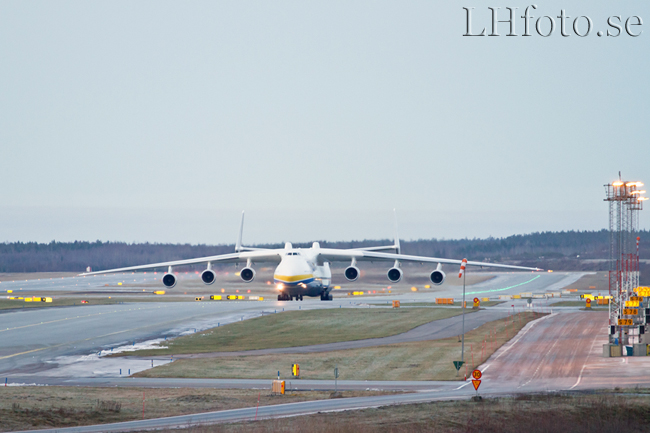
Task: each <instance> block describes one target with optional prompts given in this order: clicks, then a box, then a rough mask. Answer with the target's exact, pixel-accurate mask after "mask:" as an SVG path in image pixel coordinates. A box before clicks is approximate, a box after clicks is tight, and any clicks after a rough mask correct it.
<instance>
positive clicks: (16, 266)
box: [0, 230, 650, 273]
mask: <svg viewBox="0 0 650 433" xmlns="http://www.w3.org/2000/svg"><path fill="white" fill-rule="evenodd" d="M648 234H649V232H648V231H640V232H639V233H638V236H640V237H641V242H640V257H641V259H642V262H643V260H644V259H645V260H647V259H650V245H649V244H648V242H644V240H646V239H647V240H649V241H650V238H649V237H648ZM382 244H383V245H390V244H392V240H388V239H383V240H363V241H350V242H327V241H320V245H321V247H330V248H355V247H363V246H374V245H382ZM310 245H311V243H305V244H294V246H297V247H309V246H310ZM256 246H258V247H265V248H279V247H281V245H280V244H278V245H256ZM401 246H402V253H404V254H413V255H423V256H431V257H444V258H455V259H461V258H463V257H466V258H467V259H469V260H476V261H489V262H500V263H511V264H521V265H525V266H538V267H541V268H544V269H554V270H607V269H608V267H609V264H608V262H607V259H609V232H608V231H607V230H600V231H563V232H541V233H531V234H526V235H513V236H509V237H505V238H487V239H451V240H446V239H418V240H410V241H401ZM233 251H234V245H190V244H158V243H126V242H102V241H95V242H86V241H75V242H57V241H52V242H50V243H35V242H26V243H23V242H12V243H0V272H5V273H6V272H83V271H84V270H85V269H86V267H88V266H90V267H91V268H92V269H93V270H101V269H111V268H119V267H125V266H134V265H138V264H147V263H158V262H164V261H169V260H179V259H187V258H193V257H205V256H211V255H217V254H224V253H230V252H233ZM202 266H203V265H201V267H202ZM646 267H648V271H650V266H649V265H643V264H642V268H641V269H642V273H643V271H644V268H646ZM197 269H198V268H197Z"/></svg>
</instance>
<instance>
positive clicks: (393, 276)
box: [386, 268, 404, 283]
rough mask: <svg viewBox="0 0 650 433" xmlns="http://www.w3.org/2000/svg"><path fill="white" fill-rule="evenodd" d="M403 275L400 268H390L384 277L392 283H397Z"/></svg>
mask: <svg viewBox="0 0 650 433" xmlns="http://www.w3.org/2000/svg"><path fill="white" fill-rule="evenodd" d="M403 274H404V273H403V272H402V270H401V269H400V268H390V269H389V270H388V272H387V273H386V276H387V277H388V279H389V280H390V281H391V282H392V283H398V282H399V281H400V280H401V279H402V275H403Z"/></svg>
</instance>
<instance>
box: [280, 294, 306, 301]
mask: <svg viewBox="0 0 650 433" xmlns="http://www.w3.org/2000/svg"><path fill="white" fill-rule="evenodd" d="M295 298H296V301H302V295H296V296H295ZM293 299H294V296H292V295H288V294H286V293H281V294H279V295H278V301H293Z"/></svg>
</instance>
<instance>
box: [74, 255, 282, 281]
mask: <svg viewBox="0 0 650 433" xmlns="http://www.w3.org/2000/svg"><path fill="white" fill-rule="evenodd" d="M280 251H281V250H253V251H241V252H238V253H230V254H220V255H218V256H208V257H199V258H196V259H186V260H174V261H170V262H161V263H152V264H149V265H140V266H129V267H126V268H117V269H107V270H105V271H97V272H86V273H83V274H79V275H80V276H86V275H100V274H112V273H116V272H130V271H140V270H145V269H154V268H168V267H170V266H183V265H195V264H199V263H238V262H248V261H251V262H272V263H279V262H280V259H281V257H280Z"/></svg>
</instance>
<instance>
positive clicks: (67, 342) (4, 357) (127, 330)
mask: <svg viewBox="0 0 650 433" xmlns="http://www.w3.org/2000/svg"><path fill="white" fill-rule="evenodd" d="M182 320H184V319H176V320H170V321H169V322H165V323H163V325H165V324H168V323H174V322H178V321H182ZM155 325H158V324H154V325H146V326H141V327H139V328H132V329H125V330H123V331H116V332H111V333H109V334H104V335H93V336H92V337H88V338H84V339H82V340H76V341H66V342H65V343H59V344H55V345H54V346H46V347H41V348H39V349H32V350H28V351H26V352H20V353H14V354H12V355H5V356H2V357H0V359H7V358H13V357H14V356H20V355H25V354H27V353H32V352H38V351H40V350H45V349H54V348H56V347H61V346H65V345H71V344H77V343H79V342H82V341H88V340H94V339H95V338H103V337H109V336H111V335H116V334H122V333H124V332H129V331H135V330H138V329H144V328H148V327H150V326H155Z"/></svg>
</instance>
